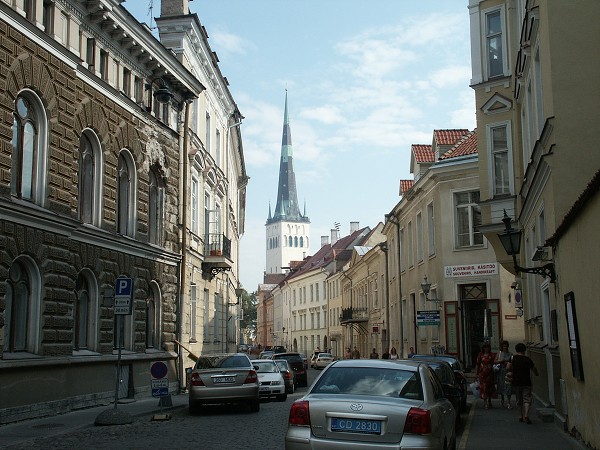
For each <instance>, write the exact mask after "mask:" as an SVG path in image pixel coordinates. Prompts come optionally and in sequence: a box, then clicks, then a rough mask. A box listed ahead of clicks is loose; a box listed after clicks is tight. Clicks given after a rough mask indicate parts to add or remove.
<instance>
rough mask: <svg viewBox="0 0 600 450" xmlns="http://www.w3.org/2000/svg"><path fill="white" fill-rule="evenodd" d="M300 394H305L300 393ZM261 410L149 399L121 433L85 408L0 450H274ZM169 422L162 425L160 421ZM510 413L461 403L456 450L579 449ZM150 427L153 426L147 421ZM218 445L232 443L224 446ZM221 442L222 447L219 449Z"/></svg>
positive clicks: (20, 431)
mask: <svg viewBox="0 0 600 450" xmlns="http://www.w3.org/2000/svg"><path fill="white" fill-rule="evenodd" d="M302 391H305V390H304V389H303V390H302ZM302 394H303V392H300V391H298V392H296V393H295V394H293V395H290V396H288V400H287V401H286V402H285V403H279V402H267V403H261V410H260V412H259V413H249V412H245V411H235V412H231V411H220V410H218V409H215V410H209V411H208V412H205V413H203V414H201V415H200V416H198V417H196V416H190V415H189V413H188V410H187V400H188V398H187V395H186V394H180V395H173V396H171V401H172V406H169V407H161V406H159V401H158V399H156V398H152V397H148V398H142V399H137V400H136V401H134V402H130V403H123V404H121V403H119V404H118V405H117V406H118V409H119V410H121V411H123V412H125V413H127V414H129V415H130V416H131V417H132V418H133V421H132V423H131V424H127V425H110V426H94V422H95V420H96V418H97V417H98V415H99V414H101V413H102V412H104V411H105V410H107V409H108V408H114V407H113V406H104V407H97V408H90V409H85V410H80V411H75V412H71V413H68V414H63V415H59V416H55V417H49V418H45V419H35V420H27V421H23V422H19V423H15V424H9V425H4V426H0V448H6V449H11V450H24V449H83V448H85V449H114V448H119V449H145V448H157V447H158V448H161V447H165V446H167V447H168V448H172V449H174V448H186V447H191V448H194V447H200V448H207V449H211V450H213V449H220V448H236V449H246V448H247V449H256V448H262V449H274V450H277V449H282V448H283V446H284V445H283V437H284V436H283V434H284V433H285V431H284V430H285V427H286V425H287V413H288V411H289V407H290V405H291V402H293V401H294V400H295V399H296V398H298V397H300V396H301V395H302ZM166 414H168V415H170V416H171V418H170V420H157V419H161V418H162V417H163V416H164V415H166ZM518 418H519V414H518V412H517V410H516V409H510V410H509V409H506V408H500V403H499V401H497V400H496V401H494V407H493V408H492V409H489V410H486V409H484V407H483V402H482V400H474V399H473V397H472V396H470V397H469V412H468V413H466V414H463V415H462V424H461V428H460V434H459V436H458V439H457V448H458V449H459V450H479V449H486V450H495V449H503V450H507V449H510V450H521V449H522V450H536V449H540V450H585V449H586V447H585V446H584V445H583V444H581V443H580V442H578V441H577V440H575V439H574V438H573V437H571V436H570V435H569V434H568V433H566V432H564V431H562V430H561V429H560V428H559V427H558V426H557V425H555V424H554V423H546V422H543V421H542V419H541V418H540V417H539V416H538V414H537V409H536V407H535V405H534V406H533V408H532V411H531V413H530V418H531V420H532V424H531V425H528V424H525V423H521V422H519V421H518ZM153 419H155V420H153ZM225 439H235V440H234V441H233V442H235V444H234V445H232V443H231V442H232V441H226V440H225ZM226 442H227V443H226Z"/></svg>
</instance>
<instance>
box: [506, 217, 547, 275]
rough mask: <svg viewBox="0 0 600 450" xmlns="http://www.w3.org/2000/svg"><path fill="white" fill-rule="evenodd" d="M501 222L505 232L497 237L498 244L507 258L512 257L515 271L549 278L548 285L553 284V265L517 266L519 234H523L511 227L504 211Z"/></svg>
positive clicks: (519, 247) (509, 219)
mask: <svg viewBox="0 0 600 450" xmlns="http://www.w3.org/2000/svg"><path fill="white" fill-rule="evenodd" d="M502 222H504V227H505V230H504V233H500V234H498V237H499V238H500V242H501V243H502V247H504V251H505V252H506V254H507V255H508V256H512V258H513V265H514V267H515V271H516V272H517V273H519V272H523V273H533V274H536V275H541V276H543V277H548V278H550V283H555V282H556V272H555V270H554V263H552V262H549V263H548V264H544V265H543V266H540V267H521V266H519V265H518V264H517V255H518V254H519V252H520V250H521V234H523V232H522V231H521V230H516V229H514V228H513V227H512V225H511V218H510V217H508V214H506V210H504V217H503V218H502ZM536 253H537V252H536ZM537 259H539V258H536V259H535V260H537Z"/></svg>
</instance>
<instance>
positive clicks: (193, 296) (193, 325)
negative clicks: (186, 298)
mask: <svg viewBox="0 0 600 450" xmlns="http://www.w3.org/2000/svg"><path fill="white" fill-rule="evenodd" d="M197 291H198V287H197V286H196V284H195V283H192V285H191V286H190V342H196V314H197V305H196V293H197Z"/></svg>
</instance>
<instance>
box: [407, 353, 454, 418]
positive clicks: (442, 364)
mask: <svg viewBox="0 0 600 450" xmlns="http://www.w3.org/2000/svg"><path fill="white" fill-rule="evenodd" d="M414 360H417V361H423V362H424V363H425V364H427V365H428V366H429V367H431V368H432V369H433V371H434V372H435V374H436V375H437V377H438V378H439V379H440V382H441V383H442V387H443V388H444V395H445V396H446V398H447V399H448V400H450V403H452V406H454V410H455V411H456V429H458V426H459V425H460V413H461V411H462V410H463V408H462V403H463V392H462V386H461V385H460V384H459V382H458V380H457V379H456V377H455V376H454V371H453V370H452V367H451V366H450V364H448V363H447V362H446V361H441V360H437V361H436V360H431V359H430V360H419V359H418V358H417V357H414V356H413V358H412V359H411V361H414Z"/></svg>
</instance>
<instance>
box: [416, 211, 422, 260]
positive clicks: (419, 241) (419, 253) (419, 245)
mask: <svg viewBox="0 0 600 450" xmlns="http://www.w3.org/2000/svg"><path fill="white" fill-rule="evenodd" d="M417 261H418V262H423V217H422V215H421V213H420V212H419V213H418V214H417Z"/></svg>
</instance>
